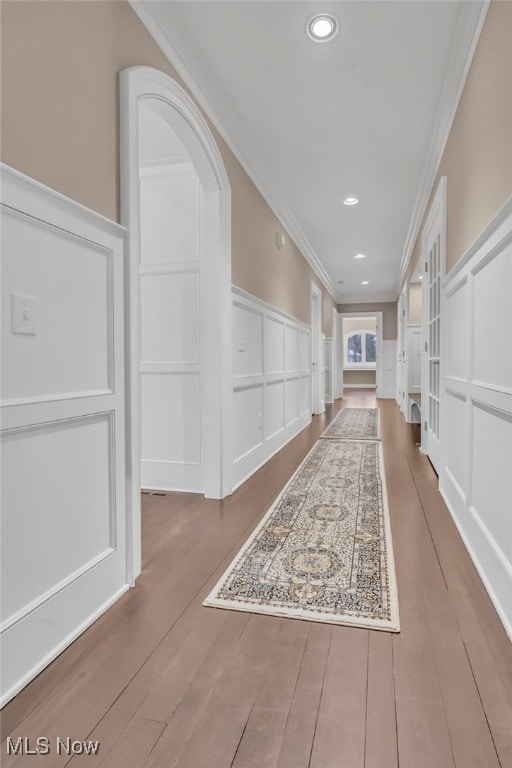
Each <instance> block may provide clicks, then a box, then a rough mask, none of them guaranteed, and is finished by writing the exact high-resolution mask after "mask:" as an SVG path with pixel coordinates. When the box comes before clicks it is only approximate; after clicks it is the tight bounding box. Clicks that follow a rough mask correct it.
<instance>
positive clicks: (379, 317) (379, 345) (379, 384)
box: [338, 311, 383, 397]
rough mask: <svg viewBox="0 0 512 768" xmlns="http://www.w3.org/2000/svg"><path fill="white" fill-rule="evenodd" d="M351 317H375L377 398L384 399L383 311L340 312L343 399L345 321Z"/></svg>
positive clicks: (342, 386)
mask: <svg viewBox="0 0 512 768" xmlns="http://www.w3.org/2000/svg"><path fill="white" fill-rule="evenodd" d="M349 317H374V318H375V323H376V326H377V327H376V331H377V365H376V367H375V384H376V387H375V397H382V354H383V344H382V322H383V314H382V311H377V312H340V313H339V314H338V318H339V330H340V350H341V360H340V363H341V371H342V372H341V397H343V389H344V386H345V382H344V376H343V371H344V370H345V334H344V333H343V320H344V319H345V318H347V319H348V318H349Z"/></svg>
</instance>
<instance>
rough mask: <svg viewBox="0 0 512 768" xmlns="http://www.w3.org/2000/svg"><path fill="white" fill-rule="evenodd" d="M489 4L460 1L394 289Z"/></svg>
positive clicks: (402, 275)
mask: <svg viewBox="0 0 512 768" xmlns="http://www.w3.org/2000/svg"><path fill="white" fill-rule="evenodd" d="M489 6H490V0H478V2H476V1H475V2H471V3H461V5H460V9H459V13H458V17H457V27H456V30H455V35H454V42H453V45H452V49H451V56H450V60H449V62H448V66H447V68H446V74H445V78H444V83H443V87H442V89H441V94H440V98H439V104H438V108H437V112H436V116H435V119H434V125H433V129H432V133H431V137H430V143H429V147H428V150H427V154H426V157H425V163H424V166H423V172H422V175H421V181H420V185H419V189H418V194H417V196H416V202H415V204H414V209H413V212H412V216H411V221H410V224H409V230H408V232H407V237H406V240H405V245H404V250H403V253H402V259H401V261H400V270H399V278H398V285H397V290H399V289H400V288H401V286H402V283H403V281H404V278H405V274H406V272H407V268H408V266H409V261H410V258H411V255H412V251H413V248H414V245H415V243H416V240H417V238H418V235H419V231H420V227H421V222H422V221H423V217H424V215H425V211H426V209H427V204H428V200H429V197H430V193H431V192H432V188H433V186H434V181H435V178H436V174H437V172H438V170H439V166H440V164H441V159H442V156H443V152H444V150H445V147H446V143H447V141H448V136H449V135H450V131H451V128H452V124H453V121H454V119H455V115H456V112H457V108H458V106H459V101H460V98H461V96H462V91H463V89H464V85H465V83H466V78H467V76H468V73H469V68H470V66H471V62H472V61H473V56H474V53H475V50H476V46H477V44H478V40H479V38H480V33H481V31H482V27H483V25H484V21H485V17H486V15H487V11H488V9H489Z"/></svg>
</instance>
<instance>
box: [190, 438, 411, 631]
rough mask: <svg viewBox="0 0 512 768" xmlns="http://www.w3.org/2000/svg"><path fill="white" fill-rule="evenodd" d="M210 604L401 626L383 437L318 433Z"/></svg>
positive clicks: (377, 626) (373, 625)
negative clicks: (322, 436) (320, 437)
mask: <svg viewBox="0 0 512 768" xmlns="http://www.w3.org/2000/svg"><path fill="white" fill-rule="evenodd" d="M203 604H204V605H208V606H214V607H218V608H228V609H232V610H236V611H250V612H252V613H264V614H269V615H272V616H284V617H290V618H296V619H307V620H310V621H319V622H327V623H331V624H343V625H350V626H356V627H364V628H366V629H380V630H386V631H388V632H399V619H398V602H397V591H396V579H395V568H394V560H393V549H392V542H391V530H390V523H389V514H388V508H387V499H386V485H385V478H384V470H383V463H382V448H381V444H380V443H379V442H376V441H374V442H371V441H369V440H318V442H317V443H316V445H315V446H314V447H313V449H312V450H311V451H310V453H309V454H308V456H307V457H306V458H305V459H304V461H303V462H302V464H301V465H300V467H299V468H298V470H297V471H296V473H295V474H294V475H293V477H292V478H291V480H290V481H289V483H288V484H287V485H286V486H285V488H284V489H283V491H282V492H281V494H280V495H279V496H278V498H277V499H276V501H275V502H274V504H273V505H272V507H271V508H270V509H269V511H268V512H267V513H266V515H265V516H264V518H263V520H262V521H261V522H260V524H259V525H258V527H257V528H256V530H255V531H254V532H253V534H252V535H251V536H250V538H249V539H248V541H247V542H246V544H245V545H244V546H243V548H242V550H241V551H240V552H239V553H238V555H237V557H236V558H235V560H234V561H233V563H232V564H231V565H230V567H229V568H228V570H227V571H226V572H225V574H224V575H223V577H222V578H221V580H220V581H219V582H218V584H217V585H216V586H215V588H214V589H213V591H212V592H211V593H210V595H209V596H208V597H207V599H206V600H205V602H204V603H203Z"/></svg>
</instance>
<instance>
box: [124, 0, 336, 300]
mask: <svg viewBox="0 0 512 768" xmlns="http://www.w3.org/2000/svg"><path fill="white" fill-rule="evenodd" d="M129 2H130V5H131V7H132V9H133V11H134V13H135V14H136V15H137V16H138V17H139V19H140V20H141V22H142V23H143V24H144V26H145V27H146V29H147V30H148V32H149V34H150V35H151V36H152V38H153V39H154V41H155V42H156V44H157V45H158V46H159V48H160V49H161V51H162V52H163V53H164V54H165V56H166V57H167V59H168V60H169V61H170V63H171V64H172V66H173V67H174V68H175V69H176V71H177V73H178V74H179V76H180V77H181V78H182V79H183V81H184V83H185V84H186V86H187V87H188V88H189V89H190V92H191V94H192V96H193V97H194V98H195V100H196V101H197V103H198V104H199V106H200V107H201V109H202V110H203V111H204V112H205V113H206V115H207V116H208V117H209V119H210V120H211V121H212V123H213V124H214V125H215V127H216V128H217V130H218V131H219V133H220V134H221V136H222V138H223V139H224V141H225V142H226V144H227V145H228V147H229V149H230V150H231V151H232V152H233V154H234V155H235V157H236V158H237V160H238V161H239V162H240V164H241V166H242V167H243V169H244V170H245V172H246V173H247V175H248V176H249V178H250V179H251V180H252V182H253V183H254V184H255V186H256V187H257V189H258V191H259V192H260V194H261V195H262V196H263V198H264V199H265V200H266V202H267V203H268V205H269V206H270V208H271V209H272V211H273V212H274V214H275V215H276V216H277V218H278V219H279V221H280V222H281V224H282V225H283V227H285V229H286V230H287V232H288V233H289V235H290V237H291V238H292V240H293V241H294V243H295V244H296V246H297V248H298V249H299V251H300V252H301V254H302V255H303V256H304V258H305V259H306V261H307V262H308V264H309V266H310V267H311V269H312V270H313V272H314V273H315V274H316V276H317V277H318V278H319V279H320V280H321V282H322V284H323V285H324V287H325V288H326V290H327V291H328V292H329V293H330V295H331V297H332V298H333V300H334V301H336V300H337V299H336V291H335V286H334V282H333V280H332V278H331V277H330V276H329V274H328V272H327V270H326V269H325V267H324V266H323V264H322V262H321V261H320V258H319V257H318V256H317V254H316V252H315V250H314V248H313V246H312V245H311V243H310V242H309V240H308V239H307V237H306V235H305V234H304V232H303V231H302V228H301V227H300V225H299V223H298V221H297V219H296V218H295V216H294V215H293V213H292V211H291V210H290V208H289V207H288V204H287V203H286V201H285V199H284V197H283V195H282V194H281V192H280V190H279V189H278V188H277V186H276V185H275V184H274V182H273V181H272V179H271V178H270V176H269V174H268V172H267V170H266V168H265V167H264V166H263V164H262V163H261V162H260V161H259V159H258V157H257V155H256V153H255V151H254V149H253V147H252V146H251V145H250V143H249V142H248V141H247V139H246V138H245V136H244V131H243V130H242V128H241V126H240V124H239V121H238V120H237V118H236V117H235V115H234V114H233V110H232V109H231V107H230V105H229V102H228V100H227V98H226V96H225V94H224V93H223V91H222V88H221V86H219V85H218V84H217V83H214V82H213V80H212V78H211V77H210V76H209V74H208V69H207V67H205V65H204V62H203V61H202V58H201V55H200V52H199V51H196V52H194V56H193V57H192V58H193V60H194V61H193V67H192V66H191V64H190V61H189V60H187V59H186V58H185V55H184V53H183V51H182V49H181V48H180V46H179V44H178V42H177V40H178V39H179V25H175V32H174V34H173V35H172V36H171V35H170V34H169V32H168V30H167V29H165V28H164V26H163V24H162V23H161V21H160V20H159V19H158V17H157V15H156V13H155V11H154V10H153V8H152V6H151V3H150V2H147V0H129ZM190 58H191V57H190V56H189V57H188V59H190ZM207 93H208V94H211V95H212V96H208V95H207ZM221 114H222V118H221V117H220V115H221Z"/></svg>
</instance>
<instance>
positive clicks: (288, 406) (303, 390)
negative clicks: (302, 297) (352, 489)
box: [233, 286, 311, 488]
mask: <svg viewBox="0 0 512 768" xmlns="http://www.w3.org/2000/svg"><path fill="white" fill-rule="evenodd" d="M309 339H310V329H309V326H307V325H305V324H304V323H301V322H299V321H298V320H295V319H294V318H292V317H290V316H288V315H286V314H284V313H282V312H281V311H280V310H278V309H276V308H274V307H271V306H270V305H269V304H266V303H265V302H263V301H261V300H260V299H257V298H256V297H254V296H251V295H250V294H248V293H246V292H245V291H242V290H241V289H239V288H236V287H235V286H233V484H234V487H235V488H236V487H237V486H239V485H240V484H241V483H242V482H243V481H244V480H246V479H247V478H248V477H249V476H250V475H252V474H253V472H255V471H256V470H257V469H258V468H259V467H260V466H261V465H262V464H264V463H265V462H266V461H268V459H269V458H270V457H271V456H272V455H273V454H274V453H276V451H278V450H279V449H280V448H282V447H283V445H285V443H287V442H288V441H289V440H291V438H292V437H294V436H295V435H296V434H297V433H298V432H299V431H300V430H301V429H303V428H304V427H305V426H306V425H307V424H309V422H310V420H311V410H310V405H311V393H310V364H309V349H310V341H309Z"/></svg>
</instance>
